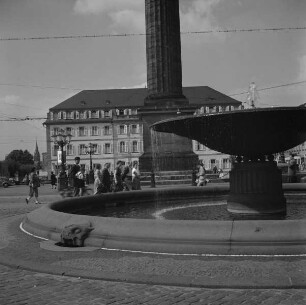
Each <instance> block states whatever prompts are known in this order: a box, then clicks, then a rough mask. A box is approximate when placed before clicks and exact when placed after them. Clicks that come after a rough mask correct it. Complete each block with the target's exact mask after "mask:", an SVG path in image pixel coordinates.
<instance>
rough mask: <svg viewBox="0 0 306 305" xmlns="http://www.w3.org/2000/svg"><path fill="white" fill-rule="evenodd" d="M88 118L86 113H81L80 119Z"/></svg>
mask: <svg viewBox="0 0 306 305" xmlns="http://www.w3.org/2000/svg"><path fill="white" fill-rule="evenodd" d="M86 118H87V115H86V111H82V112H80V119H86Z"/></svg>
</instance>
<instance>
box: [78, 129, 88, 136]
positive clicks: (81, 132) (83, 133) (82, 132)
mask: <svg viewBox="0 0 306 305" xmlns="http://www.w3.org/2000/svg"><path fill="white" fill-rule="evenodd" d="M86 135H87V129H86V128H85V127H79V137H84V136H86Z"/></svg>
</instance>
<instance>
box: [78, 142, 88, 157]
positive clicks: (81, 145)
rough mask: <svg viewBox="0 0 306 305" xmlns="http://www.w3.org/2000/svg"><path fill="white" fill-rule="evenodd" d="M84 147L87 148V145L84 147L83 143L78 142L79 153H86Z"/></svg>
mask: <svg viewBox="0 0 306 305" xmlns="http://www.w3.org/2000/svg"><path fill="white" fill-rule="evenodd" d="M86 149H87V147H86V145H85V144H80V146H79V154H80V155H86Z"/></svg>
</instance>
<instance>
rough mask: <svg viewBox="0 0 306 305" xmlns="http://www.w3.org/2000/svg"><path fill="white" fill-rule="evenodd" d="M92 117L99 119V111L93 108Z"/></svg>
mask: <svg viewBox="0 0 306 305" xmlns="http://www.w3.org/2000/svg"><path fill="white" fill-rule="evenodd" d="M91 118H92V119H98V118H99V111H98V110H91Z"/></svg>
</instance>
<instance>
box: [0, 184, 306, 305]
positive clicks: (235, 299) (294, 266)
mask: <svg viewBox="0 0 306 305" xmlns="http://www.w3.org/2000/svg"><path fill="white" fill-rule="evenodd" d="M26 193H27V187H26V186H14V187H10V188H8V189H3V188H0V220H1V221H0V304H1V305H2V304H3V305H6V304H29V305H30V304H31V305H32V304H86V305H87V304H89V305H91V304H267V305H268V304H306V289H305V288H306V285H301V283H303V280H304V282H306V281H305V279H304V278H305V277H304V274H306V270H305V269H304V268H305V267H304V266H305V265H306V264H305V260H304V259H303V258H294V259H263V258H260V259H255V258H254V259H252V258H247V259H244V260H241V259H239V260H238V259H229V258H228V259H225V258H222V259H208V258H203V259H196V258H172V257H157V256H150V255H140V254H138V255H136V254H131V253H116V252H114V253H110V252H107V251H101V250H98V251H88V252H74V251H72V252H69V251H68V252H65V251H58V252H57V251H52V250H46V249H43V248H41V247H40V245H39V242H40V240H38V239H36V238H34V237H31V236H28V235H26V234H24V233H23V232H21V231H20V230H19V228H18V225H19V223H20V221H21V220H22V217H23V215H24V214H25V213H27V212H29V211H31V210H33V209H36V208H38V207H40V205H35V204H34V201H32V203H30V204H29V205H26V203H25V200H24V198H25V195H26ZM40 199H41V202H42V204H45V203H48V202H52V201H54V200H58V199H60V196H58V194H57V192H56V191H55V190H51V189H50V186H49V185H45V186H42V187H41V188H40ZM171 264H172V265H171ZM169 266H170V267H171V266H172V267H171V268H170V269H171V272H170V271H169V270H167V267H168V268H169ZM61 268H63V269H61ZM61 270H63V272H62V273H61ZM47 271H48V272H47ZM49 271H50V272H49ZM69 271H70V272H69ZM98 271H99V272H98ZM120 272H121V273H120ZM141 272H142V273H143V274H141ZM298 272H300V274H297V273H298ZM128 273H129V274H130V275H134V277H131V278H132V279H134V280H131V278H129V282H128V283H127V282H126V281H125V278H124V276H125V274H128ZM67 274H70V275H72V274H73V275H74V276H67ZM111 274H113V279H115V278H116V277H115V275H116V276H117V280H112V281H110V280H102V279H101V278H107V275H109V278H112V277H111ZM158 275H159V277H158ZM154 276H155V281H156V282H158V280H159V279H160V281H161V282H162V279H163V278H169V281H170V280H171V279H172V280H173V279H178V278H182V279H183V280H184V277H186V279H187V276H194V278H198V281H199V283H200V282H201V280H203V281H204V280H205V281H204V282H203V283H204V284H203V285H202V286H203V287H188V286H186V285H184V283H183V282H184V281H183V280H182V281H181V282H179V281H178V283H179V286H176V285H158V284H155V285H152V284H146V283H145V280H148V281H147V282H148V283H149V282H150V278H152V279H151V280H152V281H154ZM99 277H100V278H99ZM209 277H210V278H212V279H213V278H216V277H219V278H220V279H223V282H222V281H221V280H220V281H219V282H220V283H223V287H220V288H215V287H213V286H210V287H209V285H206V287H205V283H208V282H207V279H208V278H209ZM296 278H299V281H297V282H298V283H300V286H295V285H294V283H295V280H296ZM284 279H287V281H286V282H285V281H284ZM290 281H291V282H292V286H290ZM137 282H138V283H137ZM139 282H142V283H141V284H140V283H139ZM258 282H259V283H258ZM260 282H261V283H268V284H269V287H268V286H267V288H265V289H263V288H264V287H261V288H258V287H260ZM252 283H254V285H253V286H252ZM278 284H279V285H278ZM243 286H246V287H247V288H245V289H242V288H237V287H243ZM208 287H209V288H208ZM255 287H256V288H255ZM285 288H286V289H285ZM293 288H299V289H293Z"/></svg>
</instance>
